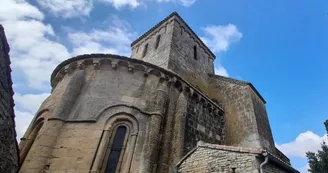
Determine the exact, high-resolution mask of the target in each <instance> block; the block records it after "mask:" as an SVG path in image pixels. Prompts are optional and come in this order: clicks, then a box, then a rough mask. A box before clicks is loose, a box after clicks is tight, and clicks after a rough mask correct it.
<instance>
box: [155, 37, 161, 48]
mask: <svg viewBox="0 0 328 173" xmlns="http://www.w3.org/2000/svg"><path fill="white" fill-rule="evenodd" d="M160 41H161V35H158V36H157V37H156V44H155V49H157V48H158V46H159V42H160Z"/></svg>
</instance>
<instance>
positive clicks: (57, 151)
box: [20, 54, 223, 173]
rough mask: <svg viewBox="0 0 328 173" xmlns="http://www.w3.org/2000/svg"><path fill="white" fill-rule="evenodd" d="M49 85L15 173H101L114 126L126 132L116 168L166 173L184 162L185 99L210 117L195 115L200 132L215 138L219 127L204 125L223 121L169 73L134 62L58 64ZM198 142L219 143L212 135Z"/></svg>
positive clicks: (93, 58) (91, 59)
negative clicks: (194, 101)
mask: <svg viewBox="0 0 328 173" xmlns="http://www.w3.org/2000/svg"><path fill="white" fill-rule="evenodd" d="M51 79H52V82H51V84H52V87H53V88H52V93H51V95H50V96H49V97H48V98H47V99H46V100H45V102H44V103H43V104H42V105H41V107H40V109H39V111H38V112H37V114H36V116H35V118H34V119H33V121H32V123H31V125H30V127H29V128H28V130H27V132H26V133H25V135H24V138H23V141H22V142H21V147H22V148H23V151H24V153H22V158H23V157H24V158H25V160H24V161H23V165H22V168H21V170H20V172H42V171H46V172H49V173H50V172H52V171H78V172H87V171H90V170H91V172H97V171H99V170H103V169H104V165H103V163H105V162H106V161H105V160H106V157H107V155H106V153H108V150H107V149H108V147H109V146H110V140H111V136H112V135H113V134H112V133H113V130H114V129H115V128H116V125H117V124H120V123H123V124H126V126H128V131H129V132H128V133H129V140H128V144H127V147H126V149H128V150H129V151H127V152H126V153H125V154H124V156H123V159H124V160H127V161H126V162H122V164H128V165H125V166H123V167H122V169H123V168H124V169H129V171H130V172H133V173H136V172H143V173H147V172H149V173H150V172H157V171H158V172H160V171H161V172H169V171H170V170H171V168H173V165H174V164H175V163H176V161H177V160H179V159H181V157H183V155H182V154H181V153H180V151H182V150H183V142H184V140H180V139H183V137H184V136H183V135H184V133H183V131H180V133H176V132H178V131H179V130H178V129H181V127H184V126H183V124H184V123H183V121H184V120H183V117H184V113H186V110H187V109H185V110H179V109H180V108H181V106H180V105H183V104H185V105H187V99H184V97H182V96H183V95H184V93H185V94H186V95H192V96H193V97H195V98H198V99H199V100H201V102H202V105H203V106H206V110H207V111H208V112H206V113H205V111H204V113H200V116H201V115H203V116H204V119H203V120H201V124H202V125H203V126H204V128H205V127H206V128H207V130H210V131H219V132H220V130H218V129H217V128H218V127H220V126H218V127H215V125H214V124H213V123H209V122H210V121H214V119H215V118H214V116H215V117H221V118H217V119H215V120H216V121H219V120H220V122H221V120H222V115H221V116H219V114H218V112H221V113H222V112H223V111H222V109H221V108H219V107H217V105H215V104H214V102H212V101H211V100H210V99H209V98H206V97H205V96H204V95H202V93H200V92H199V91H197V90H195V89H194V88H193V87H192V86H191V85H189V84H188V83H186V82H185V81H183V79H181V78H179V77H178V76H175V74H174V73H172V72H170V71H167V70H165V69H161V68H159V67H156V66H154V65H151V64H149V63H146V62H143V61H140V60H136V59H130V58H126V57H121V56H114V55H104V54H94V55H83V56H79V57H75V58H72V59H69V60H67V61H65V62H63V63H62V64H60V65H59V66H58V68H56V69H55V71H54V74H53V75H52V78H51ZM191 93H192V94H191ZM200 110H203V109H200ZM204 110H205V108H204ZM210 111H211V113H210ZM201 112H202V111H201ZM200 116H199V117H200ZM177 117H179V118H180V119H179V118H177ZM211 118H212V119H211ZM180 120H181V121H180ZM205 123H208V125H205ZM221 131H222V130H221ZM204 132H205V133H206V132H207V131H204ZM204 132H203V133H204ZM203 136H205V137H206V138H204V139H205V140H206V139H210V138H211V139H213V137H215V139H216V140H217V136H216V135H214V136H213V135H209V136H206V135H205V134H203ZM174 139H177V140H174ZM180 146H181V147H180ZM39 151H42V152H39ZM84 151H86V152H84ZM168 151H175V152H168ZM179 153H180V154H179ZM23 154H25V155H26V156H23ZM69 165H71V166H69ZM126 171H128V170H126Z"/></svg>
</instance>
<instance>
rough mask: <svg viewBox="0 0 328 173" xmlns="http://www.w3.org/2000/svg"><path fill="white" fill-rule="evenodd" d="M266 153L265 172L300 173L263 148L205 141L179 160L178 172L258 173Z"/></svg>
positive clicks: (263, 168)
mask: <svg viewBox="0 0 328 173" xmlns="http://www.w3.org/2000/svg"><path fill="white" fill-rule="evenodd" d="M264 155H266V156H267V157H268V162H267V163H265V164H264V165H263V167H262V170H263V172H264V173H299V172H298V171H297V170H295V169H294V168H292V167H291V166H290V165H289V164H288V163H285V162H283V161H281V160H279V159H277V157H276V156H274V155H272V154H268V153H267V152H266V151H265V150H263V149H260V148H258V149H255V148H245V147H234V146H226V145H215V144H208V143H204V142H203V141H200V142H198V143H197V147H196V148H194V149H193V150H191V151H190V152H189V153H188V154H187V155H186V156H185V157H184V158H182V159H181V160H180V162H178V164H177V166H176V172H178V173H222V172H226V173H245V172H247V173H259V172H260V167H261V164H262V163H264V161H265V157H264Z"/></svg>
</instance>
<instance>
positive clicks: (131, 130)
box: [90, 105, 141, 173]
mask: <svg viewBox="0 0 328 173" xmlns="http://www.w3.org/2000/svg"><path fill="white" fill-rule="evenodd" d="M139 113H141V112H140V110H139V109H137V108H135V107H130V106H126V105H114V106H108V107H106V108H105V109H103V110H101V111H100V112H99V113H98V114H97V115H96V116H95V119H97V120H98V121H101V122H105V123H104V126H103V133H102V137H101V139H100V143H99V146H98V149H97V152H96V155H95V158H94V162H93V165H92V167H91V171H90V172H97V173H98V172H104V171H105V170H106V166H107V159H108V157H109V154H110V152H111V151H110V147H111V145H112V143H113V138H114V137H115V132H116V130H117V128H118V127H120V126H124V127H126V129H127V133H126V134H127V138H126V139H125V143H124V148H125V150H124V151H123V152H122V153H121V154H122V155H121V156H120V160H121V162H120V163H121V164H120V165H118V166H120V168H121V170H120V172H123V173H128V172H129V171H130V167H131V163H132V158H133V153H134V149H135V145H136V140H137V137H138V132H139V123H138V120H137V118H136V117H135V114H139Z"/></svg>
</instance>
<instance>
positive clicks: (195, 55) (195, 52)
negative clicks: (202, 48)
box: [194, 45, 198, 60]
mask: <svg viewBox="0 0 328 173" xmlns="http://www.w3.org/2000/svg"><path fill="white" fill-rule="evenodd" d="M194 59H195V60H197V59H198V58H197V46H196V45H195V46H194Z"/></svg>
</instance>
